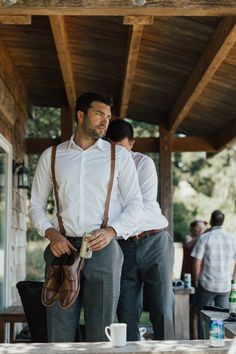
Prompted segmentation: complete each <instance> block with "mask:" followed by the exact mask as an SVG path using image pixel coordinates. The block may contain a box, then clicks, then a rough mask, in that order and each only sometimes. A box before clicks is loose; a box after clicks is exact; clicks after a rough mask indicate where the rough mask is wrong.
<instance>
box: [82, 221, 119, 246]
mask: <svg viewBox="0 0 236 354" xmlns="http://www.w3.org/2000/svg"><path fill="white" fill-rule="evenodd" d="M114 237H116V231H115V230H114V229H113V227H111V226H109V227H106V228H104V229H98V230H94V231H93V232H92V236H91V237H90V238H89V247H90V248H91V249H92V250H93V251H100V250H102V249H103V248H104V247H106V246H107V245H108V244H109V243H110V242H111V240H112V239H113V238H114Z"/></svg>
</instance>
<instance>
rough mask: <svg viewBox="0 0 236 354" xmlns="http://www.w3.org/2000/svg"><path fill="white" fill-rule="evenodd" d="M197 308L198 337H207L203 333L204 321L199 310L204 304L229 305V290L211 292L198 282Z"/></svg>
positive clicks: (224, 306)
mask: <svg viewBox="0 0 236 354" xmlns="http://www.w3.org/2000/svg"><path fill="white" fill-rule="evenodd" d="M196 298H197V309H198V338H199V339H207V338H206V333H205V321H204V320H203V318H202V316H201V310H202V309H203V307H204V306H211V305H215V306H218V307H223V308H228V307H229V292H227V293H213V292H211V291H208V290H206V289H204V288H203V287H202V286H201V284H199V286H198V288H197V290H196Z"/></svg>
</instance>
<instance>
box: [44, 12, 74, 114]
mask: <svg viewBox="0 0 236 354" xmlns="http://www.w3.org/2000/svg"><path fill="white" fill-rule="evenodd" d="M49 19H50V24H51V28H52V33H53V37H54V41H55V45H56V49H57V54H58V59H59V63H60V67H61V72H62V76H63V80H64V85H65V91H66V95H67V99H68V103H69V106H70V108H71V109H72V110H74V106H75V102H76V89H75V82H74V76H73V70H72V62H71V55H70V48H69V42H68V36H67V30H66V25H65V18H64V16H50V17H49Z"/></svg>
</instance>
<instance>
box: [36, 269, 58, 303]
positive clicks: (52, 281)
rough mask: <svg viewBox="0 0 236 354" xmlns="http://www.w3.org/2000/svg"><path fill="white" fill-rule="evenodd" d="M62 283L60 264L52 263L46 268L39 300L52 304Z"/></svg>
mask: <svg viewBox="0 0 236 354" xmlns="http://www.w3.org/2000/svg"><path fill="white" fill-rule="evenodd" d="M61 283H62V266H61V265H55V264H52V265H51V266H50V268H49V270H48V273H47V276H46V279H45V282H44V284H43V289H42V293H41V300H42V303H43V305H45V306H52V305H53V304H54V302H55V301H56V300H57V298H58V297H59V293H60V288H61Z"/></svg>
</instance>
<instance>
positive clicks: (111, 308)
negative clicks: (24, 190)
mask: <svg viewBox="0 0 236 354" xmlns="http://www.w3.org/2000/svg"><path fill="white" fill-rule="evenodd" d="M73 244H74V246H75V247H77V248H78V249H79V248H80V245H81V240H80V239H76V241H75V242H73ZM44 258H45V261H46V269H47V268H48V267H49V265H50V264H51V262H52V260H53V259H54V256H53V255H52V253H51V250H50V247H47V249H46V250H45V253H44ZM122 264H123V254H122V251H121V249H120V247H119V245H118V243H117V241H116V240H112V241H111V242H110V243H109V245H108V246H106V247H105V248H104V249H102V250H101V251H98V252H93V256H92V258H90V259H86V260H85V265H84V269H83V270H82V276H81V290H80V295H79V296H78V298H77V300H76V301H75V302H74V304H73V305H72V306H71V307H69V308H68V309H61V308H60V307H59V304H58V302H56V303H55V304H54V305H53V306H51V307H48V308H47V325H48V342H74V341H75V337H76V332H77V328H78V325H79V317H80V307H81V306H80V304H81V301H82V303H83V307H84V319H85V331H86V341H87V342H103V341H107V337H106V335H105V332H104V329H105V326H109V325H110V324H111V323H112V322H114V320H115V316H116V309H117V304H118V299H119V294H120V276H121V269H122Z"/></svg>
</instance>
